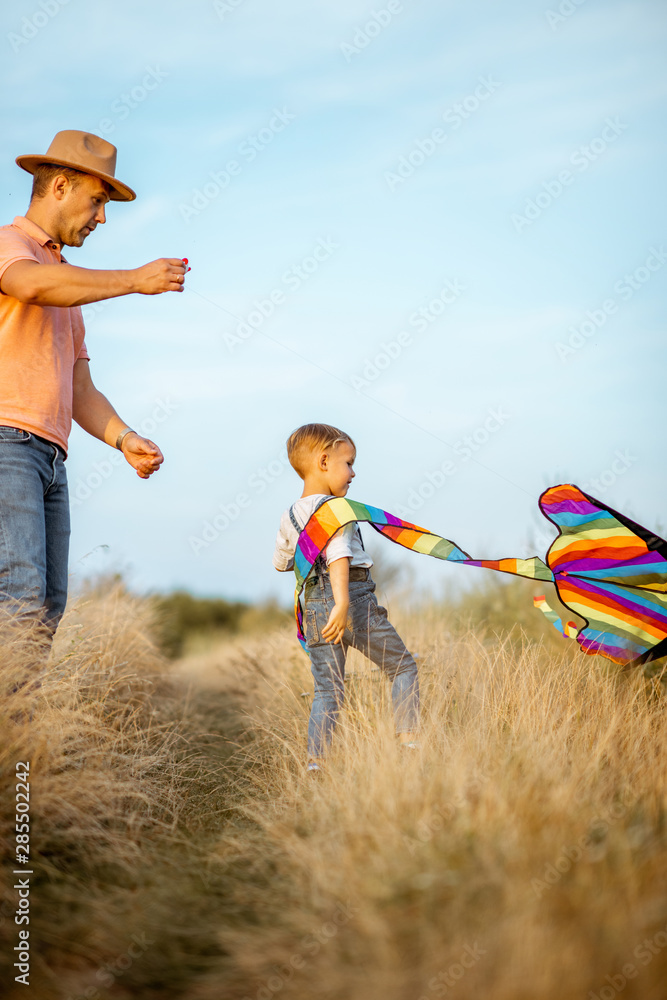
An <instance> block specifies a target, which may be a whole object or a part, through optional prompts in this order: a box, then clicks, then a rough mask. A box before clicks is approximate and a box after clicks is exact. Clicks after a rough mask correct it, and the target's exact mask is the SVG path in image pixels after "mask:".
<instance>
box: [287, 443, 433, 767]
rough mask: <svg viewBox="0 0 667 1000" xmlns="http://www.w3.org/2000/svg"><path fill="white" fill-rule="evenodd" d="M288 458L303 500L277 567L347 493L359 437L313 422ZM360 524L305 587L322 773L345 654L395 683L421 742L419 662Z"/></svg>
mask: <svg viewBox="0 0 667 1000" xmlns="http://www.w3.org/2000/svg"><path fill="white" fill-rule="evenodd" d="M287 456H288V458H289V460H290V464H291V465H292V468H293V469H294V470H295V471H296V472H297V473H298V474H299V476H300V477H301V478H302V479H303V493H302V494H301V498H300V499H299V500H297V501H296V503H294V504H292V506H291V507H290V508H289V510H286V511H285V512H284V513H283V515H282V518H281V522H280V531H279V532H278V538H277V539H276V550H275V553H274V555H273V565H274V566H275V568H276V569H277V570H280V571H281V572H284V571H286V570H291V569H292V567H293V565H294V552H295V549H296V544H297V540H298V538H299V533H300V532H301V530H302V529H303V528H304V527H305V525H306V523H307V521H308V519H309V518H310V516H311V514H312V513H313V511H315V510H316V508H317V507H319V505H320V504H321V503H322V502H323V501H325V500H329V499H331V498H332V497H344V496H345V495H346V493H347V491H348V489H349V487H350V483H351V482H352V480H353V479H354V475H355V473H354V469H353V465H354V460H355V458H356V448H355V445H354V442H353V440H352V438H351V437H350V436H349V435H348V434H346V433H345V432H344V431H341V430H339V429H338V428H337V427H331V426H330V425H329V424H305V425H304V426H303V427H299V428H298V430H296V431H294V433H293V434H291V435H290V437H289V439H288V441H287ZM372 565H373V560H372V559H371V558H370V557H369V555H368V554H367V553H366V552H365V551H364V547H363V542H362V539H361V532H360V531H359V526H358V525H357V524H354V523H352V524H348V525H346V526H345V527H343V528H341V530H340V531H339V532H338V533H337V534H336V535H334V537H333V538H332V539H331V540H330V541H329V543H328V545H327V546H326V548H325V549H324V550H323V552H322V555H321V556H320V558H319V559H318V560H317V562H316V564H315V571H314V572H313V574H312V575H311V576H310V577H309V579H308V580H307V582H306V586H305V588H304V594H303V600H304V632H305V638H306V645H307V647H308V652H309V653H310V663H311V670H312V672H313V678H314V681H315V695H314V698H313V704H312V708H311V710H310V720H309V722H308V753H309V763H308V770H309V771H319V770H320V767H321V763H322V759H323V756H324V753H325V751H326V748H327V746H328V744H329V743H330V742H331V737H332V735H333V730H334V728H335V725H336V719H337V717H338V712H339V710H340V708H341V705H342V704H343V691H344V679H345V659H346V655H347V650H348V648H349V647H350V646H353V647H354V648H355V649H360V650H361V651H362V652H363V653H365V655H366V656H368V658H369V659H370V660H372V662H373V663H376V664H377V665H378V666H379V667H381V668H382V670H384V672H385V673H386V674H387V676H388V677H389V679H390V680H391V682H392V687H391V696H392V703H393V708H394V719H395V722H396V732H397V734H398V738H399V741H400V743H402V744H403V745H406V746H409V747H412V748H415V747H417V746H418V744H417V743H416V741H415V735H416V729H417V726H418V721H419V680H418V677H417V664H416V663H415V661H414V659H413V657H412V656H411V655H410V653H409V652H408V650H407V649H406V648H405V645H404V644H403V641H402V639H401V637H400V636H399V634H398V633H397V632H396V630H395V629H394V627H393V626H392V625H391V624H390V622H389V620H388V619H387V612H386V610H385V609H384V608H383V607H380V605H378V602H377V600H376V598H375V594H374V591H375V584H374V583H373V580H372V579H371V574H370V567H371V566H372Z"/></svg>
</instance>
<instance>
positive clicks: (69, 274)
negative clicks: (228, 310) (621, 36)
mask: <svg viewBox="0 0 667 1000" xmlns="http://www.w3.org/2000/svg"><path fill="white" fill-rule="evenodd" d="M186 268H187V264H185V263H184V262H183V261H182V260H179V259H178V258H177V257H161V258H160V259H159V260H152V261H150V263H148V264H143V265H142V266H141V267H136V268H133V269H132V270H129V271H93V270H90V269H89V268H86V267H74V266H73V265H72V264H40V263H39V262H38V261H36V260H17V261H16V262H15V263H14V264H10V266H9V267H8V268H7V270H6V271H5V273H4V274H3V276H2V278H1V279H0V290H2V291H3V292H4V293H5V295H11V296H12V298H14V299H18V300H19V302H25V303H26V304H27V305H33V306H83V305H86V304H87V303H88V302H100V301H101V300H102V299H113V298H115V297H116V296H118V295H130V294H132V292H139V293H140V294H142V295H159V294H160V293H161V292H182V291H183V283H184V281H185V272H186Z"/></svg>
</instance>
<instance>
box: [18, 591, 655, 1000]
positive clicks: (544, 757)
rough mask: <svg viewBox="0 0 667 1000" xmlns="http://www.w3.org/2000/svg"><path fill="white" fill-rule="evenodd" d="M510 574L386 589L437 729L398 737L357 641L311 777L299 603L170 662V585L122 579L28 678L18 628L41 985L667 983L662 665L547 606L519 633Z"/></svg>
mask: <svg viewBox="0 0 667 1000" xmlns="http://www.w3.org/2000/svg"><path fill="white" fill-rule="evenodd" d="M515 600H516V595H515V594H514V592H513V591H512V590H511V589H508V590H507V591H506V592H502V591H496V590H495V589H494V590H493V591H492V592H488V593H486V594H482V595H480V596H479V607H478V608H477V609H476V608H475V606H474V605H475V599H473V598H468V599H467V602H468V603H467V605H466V606H465V607H464V608H463V609H462V608H461V607H459V608H443V607H439V606H437V605H435V604H434V605H433V606H431V607H429V608H423V609H422V610H421V612H420V613H415V612H414V611H411V612H410V613H409V614H406V615H405V616H404V617H403V619H402V620H401V616H400V614H398V613H397V612H396V610H395V609H393V608H392V609H391V611H392V618H393V619H396V620H397V621H396V623H397V625H398V626H399V628H400V630H401V632H402V634H403V635H404V637H405V638H406V640H407V642H408V644H409V645H410V647H411V648H413V649H414V650H416V651H417V652H418V653H419V654H420V661H419V662H420V675H421V685H422V708H423V724H422V733H421V739H422V744H423V746H422V749H421V751H417V752H415V751H410V750H405V749H400V748H399V747H398V746H397V745H396V742H395V737H394V735H393V732H392V728H393V727H392V720H391V708H390V703H389V691H388V685H387V684H386V683H385V680H384V678H383V677H382V676H381V675H380V672H379V671H376V670H373V669H370V668H369V666H368V665H367V664H366V663H365V661H364V660H363V658H362V657H359V656H358V655H357V654H351V656H350V659H349V662H348V677H347V682H346V690H347V704H346V708H345V710H344V712H343V714H342V716H341V719H340V724H339V727H338V730H337V734H336V738H335V741H334V745H333V747H332V751H331V753H330V755H329V757H328V760H327V769H326V773H324V774H323V775H321V776H319V777H316V778H313V777H312V776H310V775H307V774H306V772H305V770H304V763H305V729H306V721H307V717H308V712H309V708H310V698H311V692H312V680H311V678H310V673H309V668H308V661H307V658H306V657H305V656H304V654H303V653H302V652H301V651H300V649H299V648H298V646H297V645H296V643H295V639H294V635H293V632H292V629H291V627H289V628H287V629H279V630H276V631H274V632H271V633H269V632H267V631H266V630H265V631H264V632H263V634H261V635H258V636H256V637H253V636H248V635H245V636H241V637H237V638H235V639H234V640H233V641H229V642H226V643H222V644H220V645H218V646H215V647H214V648H212V649H210V650H209V651H206V652H199V653H196V654H193V655H192V656H189V657H188V658H186V659H184V660H182V661H181V662H180V663H177V664H176V665H171V664H167V663H166V661H164V660H163V659H162V658H161V657H160V655H159V654H158V652H157V651H156V648H155V646H154V645H153V643H152V640H151V634H152V632H153V630H154V627H155V626H154V620H153V616H152V612H151V608H150V606H149V605H148V604H147V603H145V602H138V601H136V600H134V599H131V598H130V597H128V595H126V594H125V593H124V592H123V591H122V590H121V589H116V590H114V591H113V592H111V593H108V594H106V595H97V596H96V597H95V598H94V599H91V601H90V602H89V603H88V604H86V605H84V606H79V607H75V608H74V609H73V610H72V612H71V613H70V615H69V618H68V620H67V621H66V622H65V624H64V626H63V627H62V631H61V633H60V634H59V636H58V641H57V644H56V647H55V648H54V651H53V655H52V658H51V660H50V662H49V664H48V667H47V668H46V669H45V670H44V671H43V674H42V677H41V686H39V687H37V686H35V685H34V684H32V685H31V684H27V685H24V686H23V687H20V688H19V689H18V690H13V688H14V687H15V686H16V681H17V677H18V676H19V675H20V673H21V665H22V663H23V664H24V665H25V656H26V655H27V654H26V651H25V649H23V650H22V649H21V648H20V644H19V643H17V642H16V640H15V639H12V641H11V642H10V641H9V639H8V637H7V636H5V637H4V639H5V641H4V644H3V645H2V649H3V662H2V666H1V668H0V683H1V684H2V687H3V694H4V696H3V699H2V710H1V711H2V719H1V720H0V733H1V736H0V763H1V768H2V772H1V773H2V781H3V785H4V787H3V799H2V802H3V805H2V812H1V814H0V824H1V829H0V833H1V835H2V841H3V844H4V845H7V846H9V845H11V838H12V827H13V812H12V811H11V810H10V809H9V808H8V805H7V803H8V801H9V798H8V796H9V795H10V793H11V792H12V788H13V768H14V763H15V761H16V760H22V759H26V758H27V759H30V761H31V789H32V797H31V808H32V816H33V835H32V845H31V846H32V848H33V860H34V862H35V871H36V875H35V877H34V879H33V891H32V900H33V902H34V909H33V911H32V913H33V915H34V923H33V922H32V917H31V925H30V927H31V939H33V940H34V943H35V952H34V960H33V965H32V980H31V981H32V983H33V986H32V987H31V988H32V989H33V995H34V996H37V997H38V998H39V1000H51V998H52V997H53V998H54V1000H55V998H57V1000H66V998H69V997H72V998H74V997H77V998H78V997H84V996H86V997H87V998H89V1000H113V998H116V1000H125V998H129V997H132V998H134V997H137V998H141V1000H143V998H146V1000H157V998H162V997H165V998H169V997H183V998H184V1000H243V998H245V997H248V998H252V1000H255V998H256V1000H273V998H274V997H275V998H278V1000H283V998H290V1000H306V998H308V1000H310V998H313V997H322V998H331V1000H362V998H363V1000H376V998H377V1000H385V998H387V1000H421V998H427V1000H435V998H437V997H442V996H445V997H458V998H461V1000H468V998H471V1000H472V998H477V997H488V998H490V1000H510V998H511V1000H524V998H525V1000H528V998H530V1000H561V998H563V1000H570V998H579V997H581V998H582V1000H583V998H589V997H590V991H592V993H593V996H599V997H601V1000H610V998H611V997H612V996H615V995H616V993H618V992H622V995H623V997H624V998H635V997H637V998H642V1000H658V998H660V1000H662V998H663V997H664V996H665V988H664V983H665V981H666V980H667V894H666V893H665V871H666V869H667V865H666V861H667V849H666V847H667V845H666V840H667V833H666V830H665V790H666V779H665V763H664V762H665V747H666V740H665V722H664V697H663V696H662V694H661V688H660V685H659V683H658V682H657V681H655V680H653V681H651V680H647V679H645V678H644V677H643V676H642V675H641V674H639V673H638V672H634V673H622V672H619V671H618V670H616V669H610V668H609V666H608V664H607V663H606V662H605V661H600V660H597V659H594V658H587V657H584V656H581V655H580V654H579V653H578V652H577V651H576V649H575V650H573V649H572V648H571V647H570V646H569V645H568V644H566V643H565V642H564V641H563V643H560V642H559V640H558V637H557V636H556V635H555V632H554V634H553V636H551V632H544V633H543V630H542V626H541V624H539V625H536V626H535V632H534V634H533V635H532V636H531V635H528V634H527V633H526V632H525V631H521V630H517V629H515V630H514V631H513V632H512V633H510V634H507V633H503V632H502V630H501V628H500V626H499V625H498V622H501V621H503V620H509V621H511V619H512V611H511V609H512V607H513V602H514V601H515ZM503 602H505V612H504V617H503ZM476 613H477V615H478V617H483V618H484V619H485V620H486V623H487V624H486V626H483V624H480V627H479V628H478V630H477V631H476V632H471V631H467V632H466V631H465V629H464V625H465V623H466V622H471V621H473V620H474V618H475V614H476ZM535 621H536V622H538V621H539V618H535ZM0 641H2V637H0ZM32 669H33V671H34V669H35V668H34V667H33V668H32ZM33 677H34V674H33ZM9 872H10V869H9V868H8V866H7V864H4V865H3V869H2V875H1V879H2V881H1V883H0V892H1V896H0V900H1V902H0V915H1V917H2V919H1V920H0V941H1V943H2V955H3V961H5V966H4V967H3V975H4V976H5V979H6V981H7V982H8V983H11V977H10V974H11V970H9V974H8V964H9V963H8V962H7V959H6V956H7V952H8V950H10V949H11V947H13V945H14V944H15V943H16V927H15V925H14V924H13V912H14V910H15V907H16V894H15V891H14V890H13V889H12V881H13V880H12V877H11V875H10V874H9ZM137 941H138V942H139V944H137ZM644 942H646V943H644ZM631 973H632V974H631ZM622 980H623V982H624V985H623V986H622V987H621V981H622ZM617 987H618V988H617ZM21 990H23V993H21V992H20V991H21ZM610 990H614V993H613V994H612V993H610V992H609V991H610ZM605 991H606V992H605ZM8 995H10V992H8ZM20 995H25V988H23V987H18V986H17V987H16V989H15V991H14V993H13V995H12V1000H13V996H20Z"/></svg>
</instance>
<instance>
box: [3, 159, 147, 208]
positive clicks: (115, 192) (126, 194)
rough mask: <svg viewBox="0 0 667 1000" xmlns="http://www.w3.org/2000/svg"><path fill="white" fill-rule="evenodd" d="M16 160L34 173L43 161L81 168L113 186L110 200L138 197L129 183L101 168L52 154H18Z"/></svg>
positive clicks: (132, 199) (131, 199)
mask: <svg viewBox="0 0 667 1000" xmlns="http://www.w3.org/2000/svg"><path fill="white" fill-rule="evenodd" d="M16 162H17V164H18V165H19V167H22V168H23V170H27V171H28V173H29V174H34V172H35V167H38V166H39V165H40V164H41V163H54V164H55V165H56V166H58V167H72V169H73V170H79V171H81V173H82V174H90V175H91V177H99V178H100V180H102V181H106V182H107V184H108V185H109V187H110V188H111V194H110V195H109V199H110V201H134V199H135V198H136V197H137V196H136V193H135V192H134V191H133V190H132V188H131V187H128V186H127V184H123V183H122V182H121V181H119V180H117V179H116V178H115V177H112V176H111V174H105V173H103V172H102V171H101V170H91V169H90V168H89V167H83V166H81V164H79V163H74V162H73V161H72V160H61V159H59V158H57V157H56V158H55V159H54V158H53V157H52V156H41V155H34V156H33V155H28V156H17V157H16Z"/></svg>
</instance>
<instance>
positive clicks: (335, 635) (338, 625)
mask: <svg viewBox="0 0 667 1000" xmlns="http://www.w3.org/2000/svg"><path fill="white" fill-rule="evenodd" d="M348 609H349V604H334V606H333V608H332V609H331V614H330V615H329V621H328V622H327V623H326V625H325V626H324V628H323V629H322V638H323V639H326V641H327V642H333V644H334V645H336V643H339V642H340V641H341V639H342V638H343V632H344V631H345V628H346V626H347V612H348Z"/></svg>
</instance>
